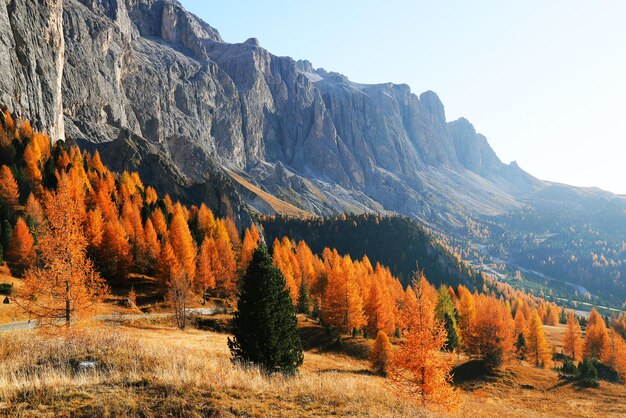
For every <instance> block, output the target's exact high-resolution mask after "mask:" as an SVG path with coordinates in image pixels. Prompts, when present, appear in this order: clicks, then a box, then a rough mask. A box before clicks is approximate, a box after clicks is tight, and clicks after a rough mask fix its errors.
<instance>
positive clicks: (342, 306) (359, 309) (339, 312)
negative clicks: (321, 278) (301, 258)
mask: <svg viewBox="0 0 626 418" xmlns="http://www.w3.org/2000/svg"><path fill="white" fill-rule="evenodd" d="M324 262H325V263H326V264H327V268H326V272H327V275H328V281H327V283H326V289H325V296H326V298H325V300H324V301H323V309H322V319H323V320H324V322H325V323H326V324H328V325H331V326H333V327H334V328H335V329H337V330H339V331H343V332H348V331H352V330H353V329H359V328H361V327H362V326H363V325H365V324H366V323H367V322H366V320H365V315H364V312H363V299H362V298H361V295H360V293H359V288H358V286H357V284H356V283H355V280H354V279H355V277H354V274H352V273H353V271H352V268H353V266H352V265H351V264H350V263H349V262H348V260H347V259H342V258H341V257H340V256H339V254H337V252H336V251H333V252H332V254H331V256H330V258H329V259H326V260H324Z"/></svg>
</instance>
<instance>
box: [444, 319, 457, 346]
mask: <svg viewBox="0 0 626 418" xmlns="http://www.w3.org/2000/svg"><path fill="white" fill-rule="evenodd" d="M443 324H444V326H445V327H446V332H447V333H448V340H447V341H446V346H445V348H446V350H447V351H452V350H455V349H456V348H458V346H459V334H458V332H457V327H456V323H455V321H454V318H453V317H452V315H450V314H449V313H448V312H446V313H445V314H444V319H443Z"/></svg>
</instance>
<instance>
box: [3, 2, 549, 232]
mask: <svg viewBox="0 0 626 418" xmlns="http://www.w3.org/2000/svg"><path fill="white" fill-rule="evenodd" d="M0 4H1V5H2V6H1V7H0V30H2V33H3V35H4V34H7V35H8V36H3V37H2V40H1V41H0V57H2V60H1V61H0V88H1V94H2V96H1V97H2V101H3V102H5V103H6V104H8V105H9V106H11V108H12V109H14V110H15V111H16V112H18V113H22V114H24V115H26V116H28V117H30V118H31V119H34V120H36V121H38V126H39V127H41V128H44V129H46V130H48V131H49V132H50V133H51V136H52V137H53V138H64V137H67V138H68V139H72V140H75V141H77V142H78V143H80V144H82V146H87V144H90V143H93V144H98V145H97V146H98V148H99V149H101V151H102V154H103V156H104V159H105V161H106V162H107V163H109V164H110V165H112V166H113V167H119V168H120V169H121V168H127V167H128V164H129V162H128V161H134V160H133V156H134V155H135V154H137V152H138V151H137V149H140V150H142V152H141V153H140V154H141V158H140V161H141V164H140V165H139V166H138V167H139V169H140V170H141V171H142V172H143V174H144V176H146V177H147V178H146V181H147V182H149V183H155V184H159V185H160V186H161V188H162V189H163V190H165V191H170V193H173V192H177V193H179V194H180V195H181V196H183V197H187V198H189V199H192V200H193V199H194V198H195V199H201V198H203V197H206V196H204V195H203V193H199V194H195V193H191V194H190V193H189V192H188V191H183V189H184V190H188V189H189V188H190V187H191V188H193V187H194V186H193V185H204V186H198V187H200V188H201V187H205V188H215V187H217V186H210V185H211V184H214V183H215V182H221V183H223V184H222V186H219V187H221V189H220V190H219V191H217V192H215V191H214V192H211V193H209V194H211V195H212V196H213V198H211V200H212V201H213V203H214V204H215V205H218V206H220V207H221V209H223V210H226V211H231V212H233V211H235V212H236V211H238V210H243V209H241V208H243V206H244V205H243V204H242V203H241V202H240V201H238V200H237V199H238V196H237V194H236V193H234V189H233V188H232V186H231V185H230V182H228V181H222V180H224V179H226V178H227V177H226V176H227V175H226V174H225V173H226V172H227V171H224V170H223V169H227V170H228V172H233V173H236V174H237V175H238V176H241V177H242V178H245V179H246V180H247V181H249V182H251V183H253V184H255V185H257V186H259V187H260V188H262V189H263V190H265V191H267V192H268V193H270V194H272V195H274V196H276V197H278V198H279V199H282V200H284V201H286V202H288V203H290V204H293V205H295V206H297V207H299V208H302V209H304V210H307V211H309V212H313V213H318V214H328V213H335V212H340V211H346V212H363V211H374V212H381V213H384V212H387V211H395V212H400V213H403V214H408V215H411V216H414V217H417V218H419V219H421V220H422V221H424V222H426V223H429V224H431V225H433V226H444V227H449V226H453V227H461V226H463V224H464V221H465V217H466V216H468V215H481V214H495V213H500V212H502V211H506V210H508V209H510V208H512V207H515V206H517V205H520V204H521V202H522V201H523V199H524V198H525V197H527V196H528V195H529V194H530V193H533V192H534V191H535V190H537V189H540V188H542V187H544V183H542V182H540V181H539V180H537V179H535V178H533V177H532V176H530V175H528V174H527V173H525V172H524V171H523V170H521V169H520V168H519V167H518V166H517V165H506V164H503V163H502V162H501V161H500V160H499V159H498V157H497V156H496V155H495V153H494V152H493V150H492V149H491V148H490V147H489V144H488V143H487V140H486V139H485V138H484V137H483V136H482V135H480V134H477V133H476V131H475V130H474V128H473V126H472V125H471V124H470V123H469V122H468V121H466V120H465V119H460V120H458V121H454V122H447V121H446V118H445V112H444V107H443V105H442V103H441V102H440V100H439V98H438V97H437V95H436V94H435V93H433V92H425V93H422V94H421V95H420V96H419V97H418V96H417V95H415V94H413V93H411V91H410V89H409V87H408V86H406V85H395V84H391V83H386V84H377V85H365V84H358V83H354V82H352V81H350V80H348V79H347V78H346V77H345V76H343V75H341V74H337V73H333V72H327V71H325V70H322V69H315V68H314V67H313V65H312V64H311V63H309V62H307V61H299V62H296V61H294V60H293V59H291V58H288V57H277V56H274V55H272V54H271V53H269V52H268V51H266V50H265V49H263V48H261V47H260V46H259V42H258V41H257V40H256V39H249V40H247V41H246V42H244V43H241V44H229V43H226V42H224V41H223V39H222V38H221V37H220V35H219V33H218V32H217V30H215V29H214V28H212V27H211V26H209V25H208V24H206V23H204V22H202V21H201V20H199V19H198V18H197V17H195V16H194V15H192V14H190V13H188V12H186V11H185V10H184V9H183V8H182V7H181V6H180V5H179V4H178V3H177V2H176V1H173V0H65V1H64V2H61V1H60V0H58V1H54V0H46V1H43V0H42V1H39V2H38V3H36V4H32V3H31V2H26V1H25V0H11V1H9V0H0ZM32 28H36V29H35V30H33V29H32ZM60 115H63V116H64V118H62V117H61V116H60ZM133 144H135V145H134V146H133ZM137 144H141V145H137ZM122 145H123V146H122ZM107 149H108V151H107ZM153 165H159V166H160V167H156V166H154V167H153ZM163 167H165V168H163ZM167 176H169V177H170V179H169V180H167V179H165V178H164V177H167ZM237 187H239V189H240V190H241V187H242V186H241V185H239V186H237ZM207 193H208V192H207ZM242 195H243V197H244V199H245V200H246V201H247V202H248V203H249V204H251V205H254V206H256V208H257V209H258V210H260V211H271V209H268V208H269V206H268V205H267V204H265V203H263V202H262V200H260V199H259V197H258V196H256V195H255V194H254V193H250V192H248V193H243V194H242ZM217 196H221V197H219V198H218V197H217ZM226 201H228V202H229V203H228V204H226V203H224V202H226ZM220 202H221V203H220Z"/></svg>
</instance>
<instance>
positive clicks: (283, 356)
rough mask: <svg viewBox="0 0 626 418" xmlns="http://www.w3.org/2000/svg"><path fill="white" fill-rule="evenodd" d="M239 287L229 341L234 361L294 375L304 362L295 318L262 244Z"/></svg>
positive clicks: (284, 289) (276, 272)
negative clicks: (231, 335)
mask: <svg viewBox="0 0 626 418" xmlns="http://www.w3.org/2000/svg"><path fill="white" fill-rule="evenodd" d="M239 288H240V292H239V299H238V301H237V312H236V313H235V317H234V319H233V334H234V337H233V339H230V338H229V340H228V347H229V348H230V351H231V353H232V355H233V359H234V360H236V361H243V362H251V363H254V364H257V365H259V366H261V367H262V368H263V369H264V370H265V371H267V372H268V373H276V372H279V373H283V374H286V375H293V374H294V373H295V372H296V371H297V370H298V368H299V367H300V365H302V361H303V359H304V356H303V353H302V342H301V341H300V337H299V335H298V319H297V317H296V313H295V310H294V307H293V303H292V301H291V297H290V296H289V291H288V290H287V289H286V282H285V278H284V277H283V275H282V273H281V272H280V270H279V269H278V268H277V267H276V266H275V265H274V263H273V261H272V257H271V256H270V255H269V253H268V251H267V248H266V247H265V245H264V244H260V245H259V246H258V247H257V248H256V249H255V250H254V253H253V255H252V260H251V261H250V265H249V266H248V269H247V270H246V273H245V274H244V275H243V277H242V278H241V283H240V287H239Z"/></svg>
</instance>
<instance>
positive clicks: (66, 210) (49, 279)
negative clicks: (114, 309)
mask: <svg viewBox="0 0 626 418" xmlns="http://www.w3.org/2000/svg"><path fill="white" fill-rule="evenodd" d="M75 187H77V184H76V183H75V182H73V181H72V180H71V176H70V175H66V174H62V175H61V177H60V181H59V184H58V188H57V190H56V191H55V192H52V193H49V194H47V195H46V199H45V205H44V207H45V214H46V218H47V220H46V222H45V223H44V224H43V225H42V227H41V232H40V235H39V244H38V252H39V257H40V262H39V265H40V266H41V267H35V268H31V269H29V270H28V271H27V272H26V274H25V278H24V287H23V289H22V290H21V299H20V300H21V301H22V303H23V306H24V307H25V308H26V310H27V311H28V312H29V313H30V314H32V315H34V316H36V317H38V318H39V319H40V325H48V324H54V325H57V324H58V323H59V321H60V320H63V322H64V324H65V326H67V327H69V326H70V324H72V323H73V322H75V321H76V320H77V319H82V318H84V317H86V316H88V315H89V314H91V312H92V308H93V307H94V305H95V304H96V303H97V302H99V301H100V300H102V298H103V297H104V296H105V295H106V294H107V293H108V288H107V286H106V284H105V282H104V280H103V279H102V278H101V277H100V275H99V274H98V272H97V271H96V270H95V269H94V267H93V264H92V262H91V260H89V258H87V238H86V237H85V234H84V232H83V226H82V223H83V221H84V219H83V218H82V217H81V216H82V214H83V213H84V211H83V210H82V208H81V207H80V205H83V204H84V203H83V201H78V200H76V196H77V195H80V192H79V191H76V190H73V189H74V188H75Z"/></svg>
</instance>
